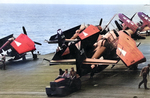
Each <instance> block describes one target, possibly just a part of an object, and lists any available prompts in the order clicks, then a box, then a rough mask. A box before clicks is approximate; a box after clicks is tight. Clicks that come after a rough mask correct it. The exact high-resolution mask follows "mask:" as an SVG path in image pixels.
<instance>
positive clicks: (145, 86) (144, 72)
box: [138, 64, 150, 89]
mask: <svg viewBox="0 0 150 98" xmlns="http://www.w3.org/2000/svg"><path fill="white" fill-rule="evenodd" d="M149 67H150V64H148V65H147V66H145V67H143V68H142V70H141V73H140V76H142V77H143V80H142V81H141V82H140V83H139V86H138V88H140V86H141V85H142V84H143V83H144V88H145V89H149V88H147V75H149Z"/></svg>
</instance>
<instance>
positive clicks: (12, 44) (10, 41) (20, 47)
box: [0, 26, 41, 69]
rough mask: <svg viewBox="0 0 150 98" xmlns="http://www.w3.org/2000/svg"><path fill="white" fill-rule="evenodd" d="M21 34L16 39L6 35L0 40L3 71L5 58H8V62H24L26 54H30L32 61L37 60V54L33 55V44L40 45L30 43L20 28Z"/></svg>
mask: <svg viewBox="0 0 150 98" xmlns="http://www.w3.org/2000/svg"><path fill="white" fill-rule="evenodd" d="M22 29H23V32H24V34H23V33H21V34H20V35H19V36H18V37H17V38H15V37H14V36H13V34H11V35H8V36H6V37H4V38H2V39H0V54H1V56H2V59H1V62H2V63H3V68H4V69H5V60H6V59H5V58H6V57H9V59H8V61H14V60H19V59H21V58H22V59H23V60H26V57H25V55H26V52H31V53H32V55H33V59H37V54H34V51H35V50H36V48H35V44H38V45H41V43H38V42H34V41H32V40H31V39H30V38H29V37H28V36H27V32H26V30H25V27H24V26H23V27H22Z"/></svg>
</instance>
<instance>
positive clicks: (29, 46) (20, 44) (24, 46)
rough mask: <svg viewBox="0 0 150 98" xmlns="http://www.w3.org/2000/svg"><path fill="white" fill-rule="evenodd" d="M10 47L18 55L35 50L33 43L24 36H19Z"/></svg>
mask: <svg viewBox="0 0 150 98" xmlns="http://www.w3.org/2000/svg"><path fill="white" fill-rule="evenodd" d="M11 46H12V47H13V48H14V49H15V50H16V51H17V52H18V53H19V54H21V53H25V52H28V51H32V50H36V48H35V43H34V42H33V41H32V40H31V39H30V38H29V37H28V36H27V35H25V34H20V35H19V36H18V37H17V38H16V39H15V40H14V41H13V42H12V43H11Z"/></svg>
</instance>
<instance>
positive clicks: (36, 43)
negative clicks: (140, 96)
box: [34, 41, 42, 45]
mask: <svg viewBox="0 0 150 98" xmlns="http://www.w3.org/2000/svg"><path fill="white" fill-rule="evenodd" d="M34 43H35V44H37V45H42V44H41V43H39V42H35V41H34Z"/></svg>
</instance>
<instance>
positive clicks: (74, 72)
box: [70, 67, 76, 79]
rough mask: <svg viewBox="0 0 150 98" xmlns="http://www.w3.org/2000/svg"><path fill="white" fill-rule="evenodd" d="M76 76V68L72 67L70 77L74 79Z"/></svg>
mask: <svg viewBox="0 0 150 98" xmlns="http://www.w3.org/2000/svg"><path fill="white" fill-rule="evenodd" d="M75 77H76V71H75V70H74V68H73V67H72V68H71V71H70V79H74V78H75Z"/></svg>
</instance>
